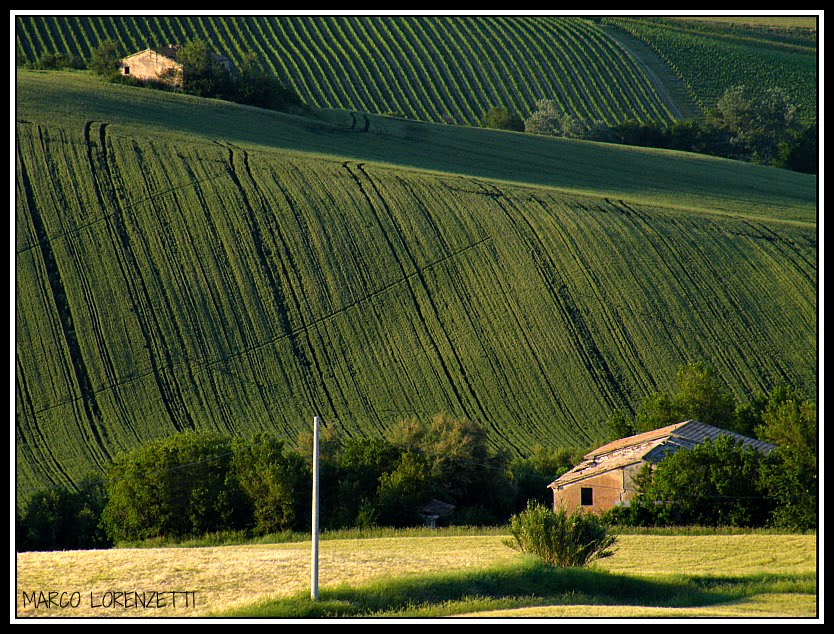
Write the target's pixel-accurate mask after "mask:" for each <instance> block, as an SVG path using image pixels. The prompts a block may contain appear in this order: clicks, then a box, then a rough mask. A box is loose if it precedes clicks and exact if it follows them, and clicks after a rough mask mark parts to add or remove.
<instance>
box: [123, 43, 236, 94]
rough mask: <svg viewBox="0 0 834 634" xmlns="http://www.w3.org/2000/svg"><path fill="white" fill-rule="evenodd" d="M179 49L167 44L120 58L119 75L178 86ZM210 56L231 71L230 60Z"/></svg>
mask: <svg viewBox="0 0 834 634" xmlns="http://www.w3.org/2000/svg"><path fill="white" fill-rule="evenodd" d="M181 48H182V46H181V45H179V44H167V45H166V46H161V47H157V48H146V49H145V50H144V51H139V52H138V53H133V54H132V55H128V56H127V57H124V58H122V61H121V64H120V65H119V73H120V74H122V75H125V76H129V77H135V78H136V79H138V80H140V81H162V82H166V83H169V84H172V85H174V86H179V85H181V84H182V64H180V63H179V61H177V53H179V50H180V49H181ZM212 55H213V56H214V60H215V61H216V62H217V63H218V64H220V65H221V66H223V67H224V68H225V69H226V70H228V71H231V70H232V60H231V59H229V58H228V57H226V56H225V55H220V54H218V53H212Z"/></svg>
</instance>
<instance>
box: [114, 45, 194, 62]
mask: <svg viewBox="0 0 834 634" xmlns="http://www.w3.org/2000/svg"><path fill="white" fill-rule="evenodd" d="M180 48H182V47H181V46H180V45H179V44H166V45H165V46H152V47H150V48H146V49H144V50H141V51H137V52H136V53H131V54H130V55H127V56H126V57H124V58H123V59H130V58H131V57H136V56H137V55H143V54H144V53H156V54H157V55H161V56H162V57H167V58H169V59H172V60H174V61H176V60H177V51H179V50H180Z"/></svg>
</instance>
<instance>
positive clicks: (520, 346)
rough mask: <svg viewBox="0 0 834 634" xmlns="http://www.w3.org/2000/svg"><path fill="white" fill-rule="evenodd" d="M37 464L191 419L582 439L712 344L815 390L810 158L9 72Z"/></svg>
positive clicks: (26, 403)
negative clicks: (806, 163)
mask: <svg viewBox="0 0 834 634" xmlns="http://www.w3.org/2000/svg"><path fill="white" fill-rule="evenodd" d="M17 98H18V99H17V113H16V115H17V121H18V126H17V179H16V187H17V189H16V236H15V238H16V244H15V250H16V281H17V285H16V298H17V318H16V336H17V346H16V371H17V373H16V379H17V380H16V388H17V392H16V398H17V400H16V411H17V417H16V426H17V427H16V440H17V450H18V454H17V456H18V484H19V488H20V491H22V492H26V491H28V490H30V489H31V488H32V487H34V486H38V485H42V484H44V483H47V482H62V481H63V482H67V481H72V480H74V479H75V478H77V477H78V476H79V475H80V474H81V473H83V472H84V471H85V470H87V469H89V468H90V467H91V466H93V465H95V464H101V463H103V462H104V461H106V459H107V457H108V456H109V455H112V454H113V453H114V452H116V451H119V450H121V449H125V448H129V447H132V446H135V445H136V444H137V443H140V442H142V441H144V440H146V439H148V438H151V437H155V436H160V435H166V434H169V433H172V432H174V431H175V430H177V429H189V428H191V427H196V428H200V429H221V430H224V431H229V432H231V433H235V434H239V435H247V434H249V433H252V432H253V431H255V430H258V429H263V428H267V429H277V430H279V431H281V432H282V433H285V434H286V435H287V436H288V437H291V438H292V437H294V435H295V434H296V433H297V432H298V431H299V430H300V429H301V428H303V427H305V426H307V425H308V424H309V421H310V420H311V419H312V415H313V414H314V413H319V414H321V415H322V416H323V417H324V418H325V421H328V422H330V423H331V424H334V425H336V426H337V427H338V428H339V429H341V430H342V431H343V433H345V434H373V433H381V432H382V431H383V430H384V429H385V428H387V427H388V426H390V425H391V424H393V423H395V422H396V421H397V420H399V419H400V418H402V417H406V416H411V415H420V416H429V415H431V414H433V413H434V412H436V411H439V410H445V411H447V412H449V413H451V414H453V415H467V416H470V417H473V418H477V419H480V420H483V421H485V422H486V423H487V424H488V425H490V427H491V428H492V429H493V433H494V438H495V440H496V442H497V443H499V444H503V445H505V446H509V447H512V448H514V449H515V450H517V451H519V452H526V451H529V449H530V448H531V447H532V445H534V444H536V443H550V444H557V445H578V446H581V447H584V446H586V445H587V444H589V443H590V442H592V441H593V439H594V438H596V437H597V436H598V435H599V433H600V422H601V421H602V420H603V419H604V417H605V416H606V415H607V414H608V413H609V412H610V411H611V410H612V409H613V408H615V407H626V408H628V407H631V406H633V405H634V404H635V403H636V402H637V401H638V400H639V399H640V398H642V397H643V396H645V395H646V394H647V393H648V392H650V391H652V390H655V389H668V387H669V386H670V383H671V380H672V378H673V376H674V372H675V370H676V369H677V367H678V366H679V365H680V364H681V363H682V362H685V361H690V360H701V359H703V360H705V361H707V362H708V363H710V364H711V365H713V366H714V367H716V369H717V370H718V371H719V372H720V374H721V376H722V377H723V378H724V379H725V380H726V381H727V383H728V385H729V386H730V387H731V389H733V390H734V391H735V392H736V393H737V394H739V395H743V394H746V393H749V391H750V390H755V389H763V388H767V387H768V386H770V385H771V384H772V383H773V382H775V381H778V380H782V379H786V380H790V381H792V382H794V383H796V384H799V385H802V386H803V387H806V388H807V389H809V391H813V390H815V383H816V363H817V357H816V331H815V328H816V276H817V273H816V224H815V219H816V207H815V194H816V188H815V179H814V178H811V177H808V176H805V175H799V174H793V173H790V172H786V171H779V170H774V169H767V168H760V167H754V166H750V165H742V164H736V163H732V162H728V161H719V160H715V159H706V158H702V157H695V156H687V155H683V154H671V153H662V152H651V151H645V150H633V149H627V148H621V147H609V146H605V145H597V144H587V143H576V142H573V143H571V142H566V141H559V140H555V139H545V138H533V137H527V136H523V135H519V134H511V133H498V132H489V131H483V130H475V129H467V128H458V127H449V126H432V125H428V124H417V123H413V122H406V121H402V120H396V119H386V118H377V117H370V116H366V115H359V114H352V113H349V112H336V111H329V112H328V111H325V112H321V113H319V114H318V118H298V117H287V116H284V115H280V114H276V113H267V112H262V111H257V110H254V109H247V108H240V107H237V106H233V105H229V104H221V103H212V102H204V101H202V100H197V99H191V98H187V97H182V96H177V95H168V94H161V93H158V92H151V91H145V90H137V89H127V88H123V87H115V86H105V85H104V84H100V83H97V82H95V81H93V80H91V79H90V78H88V77H87V76H86V75H83V74H66V75H61V74H54V75H53V74H37V73H20V75H19V77H18V95H17Z"/></svg>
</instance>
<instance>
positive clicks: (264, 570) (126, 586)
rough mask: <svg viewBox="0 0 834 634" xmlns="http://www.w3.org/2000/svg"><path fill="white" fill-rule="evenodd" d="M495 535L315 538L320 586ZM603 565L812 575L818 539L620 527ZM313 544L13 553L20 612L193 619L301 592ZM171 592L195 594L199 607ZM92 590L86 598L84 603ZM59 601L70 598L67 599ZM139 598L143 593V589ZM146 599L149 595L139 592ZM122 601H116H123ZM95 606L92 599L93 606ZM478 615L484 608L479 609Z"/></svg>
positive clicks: (733, 612)
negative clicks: (65, 603) (157, 601)
mask: <svg viewBox="0 0 834 634" xmlns="http://www.w3.org/2000/svg"><path fill="white" fill-rule="evenodd" d="M503 539H504V537H502V536H500V535H498V536H495V535H493V536H471V537H466V536H438V537H392V538H379V539H345V540H327V541H322V542H321V543H320V548H319V552H320V559H319V561H320V577H319V583H320V587H321V588H327V587H335V586H338V585H340V584H349V585H351V586H359V585H362V584H364V583H366V582H368V581H371V580H376V579H379V578H386V577H389V578H394V577H402V576H406V575H421V574H431V573H439V572H448V571H451V570H463V569H476V568H485V567H488V566H492V565H496V564H502V563H511V562H512V561H514V560H515V559H516V558H518V557H519V556H520V554H519V553H518V552H516V551H514V550H512V549H510V548H508V547H507V546H505V545H504V544H503ZM618 546H619V548H618V551H617V553H616V554H615V555H614V556H613V557H611V558H609V559H604V560H601V561H600V562H598V564H597V566H598V568H599V569H601V570H607V571H611V572H616V573H622V574H628V575H633V576H641V577H662V576H668V575H670V574H682V575H692V576H697V575H709V576H712V577H715V576H727V577H728V578H730V577H733V576H739V575H754V574H773V575H780V576H782V575H813V574H815V573H816V566H817V562H816V536H814V535H778V536H776V535H765V534H754V535H708V536H647V535H624V536H621V537H620V538H619V542H618ZM309 583H310V545H309V543H294V544H268V545H251V546H222V547H207V548H159V549H114V550H102V551H67V552H52V553H46V552H44V553H20V554H18V555H17V616H18V617H45V616H50V617H56V616H57V617H67V618H76V617H110V618H123V617H199V616H206V615H209V614H216V613H218V612H222V611H224V610H227V609H231V608H237V607H241V606H244V605H249V604H253V603H257V602H261V601H263V600H266V599H269V598H278V597H282V596H289V595H293V594H297V593H299V592H305V591H307V590H309ZM50 590H53V591H58V592H68V593H71V592H78V593H79V595H77V596H78V597H80V601H79V605H78V607H74V608H60V607H57V606H54V607H52V608H46V607H44V606H40V607H38V608H35V606H33V605H32V604H31V602H30V601H27V603H29V604H28V605H24V592H25V593H27V594H26V596H28V597H31V596H32V593H38V592H41V591H43V592H48V591H50ZM112 591H124V592H126V593H127V597H128V602H129V603H135V594H134V593H135V592H139V593H143V592H145V593H151V592H158V593H160V594H159V595H158V596H159V597H162V598H163V600H165V605H164V607H145V608H142V607H135V606H134V607H127V608H125V607H109V608H107V607H104V606H102V605H101V604H102V603H103V602H108V599H112V595H108V594H106V593H108V592H112ZM172 591H180V592H185V591H188V592H193V593H195V594H194V595H191V596H193V597H194V598H195V599H196V604H194V603H193V602H191V601H189V605H188V606H186V605H185V604H184V603H183V601H184V598H185V595H177V596H176V597H175V598H177V601H178V603H177V605H176V607H174V606H173V605H172V603H171V601H170V598H171V597H172V596H174V595H171V594H170V593H171V592H172ZM91 593H92V604H91ZM66 596H67V597H68V596H69V595H66ZM140 596H141V594H140ZM145 596H149V594H146V595H145ZM124 602H125V601H124V599H121V600H120V603H124ZM94 606H95V607H94ZM815 614H816V596H814V595H805V594H790V595H787V594H785V595H782V594H779V595H772V596H770V595H757V596H754V597H753V598H750V599H748V600H745V601H742V602H736V603H733V604H725V605H720V606H710V607H709V608H677V609H661V608H651V607H645V608H641V607H634V606H629V607H623V606H600V605H595V606H575V605H574V606H559V607H538V608H526V609H523V610H513V611H507V612H500V613H499V612H496V613H490V615H491V616H524V617H530V616H544V617H592V616H593V617H597V616H600V617H618V616H628V617H635V618H640V617H651V616H664V617H686V616H708V615H713V616H734V617H736V616H755V615H764V616H770V617H772V616H781V617H814V616H815ZM479 616H484V615H483V614H479Z"/></svg>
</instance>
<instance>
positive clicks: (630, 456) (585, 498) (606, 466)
mask: <svg viewBox="0 0 834 634" xmlns="http://www.w3.org/2000/svg"><path fill="white" fill-rule="evenodd" d="M720 436H730V437H731V438H733V439H735V440H737V441H740V442H741V443H743V444H744V445H748V446H752V447H754V448H755V449H757V450H758V451H761V452H763V453H769V452H770V451H772V450H773V449H774V448H775V446H774V445H772V444H770V443H767V442H764V441H761V440H757V439H755V438H750V437H748V436H743V435H741V434H736V433H734V432H731V431H728V430H726V429H721V428H720V427H714V426H712V425H707V424H706V423H702V422H700V421H697V420H688V421H684V422H682V423H675V424H674V425H669V426H668V427H662V428H660V429H655V430H652V431H649V432H645V433H642V434H637V435H635V436H628V437H627V438H621V439H619V440H615V441H613V442H610V443H608V444H606V445H603V446H601V447H599V448H597V449H594V450H593V451H591V452H590V453H588V454H586V455H585V456H584V457H583V460H582V462H580V463H579V464H578V465H576V466H575V467H574V468H573V469H571V470H570V471H568V472H567V473H565V474H563V475H562V476H560V477H559V478H557V479H556V480H555V481H554V482H551V483H550V484H549V485H548V488H550V489H553V509H554V510H556V509H558V508H560V507H563V508H565V509H566V510H567V511H568V512H572V511H574V510H575V509H577V508H581V509H583V510H585V511H590V512H593V513H602V512H604V511H607V510H608V509H610V508H612V507H614V506H618V505H627V504H628V503H629V501H630V500H631V499H632V498H633V497H634V495H635V494H636V490H635V488H634V485H633V483H632V481H633V478H634V476H635V475H636V474H637V473H638V472H639V471H640V470H641V469H642V467H643V465H644V464H646V463H651V464H654V463H657V462H659V461H660V460H662V459H663V458H665V457H666V456H668V455H671V454H672V453H674V452H676V451H678V450H680V449H692V448H693V447H695V446H696V445H699V444H702V443H704V442H706V441H707V440H715V439H716V438H718V437H720Z"/></svg>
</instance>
